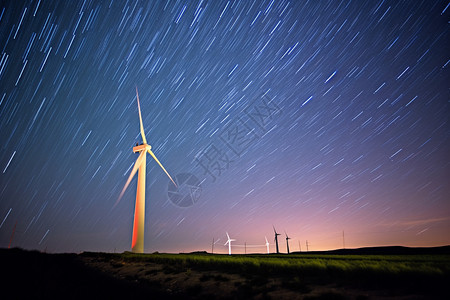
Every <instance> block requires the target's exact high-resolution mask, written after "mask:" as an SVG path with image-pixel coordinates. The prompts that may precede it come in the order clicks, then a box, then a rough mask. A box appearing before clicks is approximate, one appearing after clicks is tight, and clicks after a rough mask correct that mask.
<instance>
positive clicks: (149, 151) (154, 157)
mask: <svg viewBox="0 0 450 300" xmlns="http://www.w3.org/2000/svg"><path fill="white" fill-rule="evenodd" d="M148 153H150V155H151V156H152V157H153V159H154V160H155V161H156V162H157V163H158V165H159V166H160V167H161V168H162V169H163V170H164V172H165V173H166V174H167V176H169V178H170V180H171V181H172V182H173V184H174V185H175V186H176V187H177V188H178V186H177V184H176V183H175V181H173V179H172V177H171V176H170V175H169V173H168V172H167V171H166V169H164V167H163V165H162V164H161V163H160V162H159V160H158V159H157V158H156V156H155V154H154V153H153V152H152V150H148Z"/></svg>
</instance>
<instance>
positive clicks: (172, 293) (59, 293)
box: [0, 249, 450, 300]
mask: <svg viewBox="0 0 450 300" xmlns="http://www.w3.org/2000/svg"><path fill="white" fill-rule="evenodd" d="M447 250H450V249H447ZM447 250H446V251H447ZM419 252H420V251H419ZM439 253H440V254H439ZM448 253H449V251H447V252H445V253H442V251H441V252H437V253H434V254H420V255H419V254H408V255H404V254H395V255H390V254H389V255H386V254H377V255H365V254H357V255H349V254H329V253H328V254H323V253H302V254H290V255H274V254H270V255H267V254H257V255H251V254H247V255H232V256H228V255H220V254H219V255H217V254H215V255H212V254H207V253H191V254H165V253H153V254H133V253H130V252H125V253H121V254H113V253H96V252H84V253H81V254H70V253H69V254H46V253H41V252H38V251H25V250H21V249H0V259H1V263H2V274H3V275H4V279H3V281H2V284H3V286H4V287H5V288H6V289H9V291H13V292H14V295H15V297H14V298H15V299H31V298H33V299H62V298H64V299H92V298H99V299H123V298H129V297H144V298H149V297H150V298H152V299H164V300H167V299H359V300H362V299H399V298H400V299H446V296H447V295H448V294H449V293H448V287H447V286H448V283H449V282H450V254H448ZM18 282H20V283H21V286H22V288H20V289H18V288H14V287H16V286H17V283H18Z"/></svg>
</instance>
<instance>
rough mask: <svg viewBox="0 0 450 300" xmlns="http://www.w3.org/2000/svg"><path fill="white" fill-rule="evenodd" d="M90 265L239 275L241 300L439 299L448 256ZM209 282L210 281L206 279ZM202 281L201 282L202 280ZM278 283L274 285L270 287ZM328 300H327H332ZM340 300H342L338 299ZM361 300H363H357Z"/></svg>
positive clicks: (213, 258)
mask: <svg viewBox="0 0 450 300" xmlns="http://www.w3.org/2000/svg"><path fill="white" fill-rule="evenodd" d="M83 255H84V256H87V257H88V256H90V255H94V256H95V257H96V259H104V260H105V261H110V262H111V261H114V264H116V267H117V268H119V267H120V266H121V264H124V265H125V264H130V263H141V264H144V265H145V263H156V264H160V265H162V266H164V267H163V268H162V272H164V273H166V274H180V273H189V272H192V271H193V270H195V271H199V272H204V273H205V274H207V272H208V271H214V272H220V273H223V274H239V275H240V276H243V277H244V278H246V281H245V282H244V285H245V284H246V285H247V287H248V288H247V291H246V292H247V296H250V297H251V296H256V295H261V294H264V292H270V291H271V290H274V289H276V288H285V289H287V290H291V291H296V292H299V293H302V292H303V293H307V292H309V291H311V289H312V288H311V286H317V285H322V286H323V285H330V284H333V285H335V286H337V287H349V288H355V289H359V290H388V291H393V296H395V295H402V294H404V293H406V292H407V293H412V294H415V295H417V294H418V295H433V296H436V297H438V296H440V295H444V294H445V293H446V291H447V288H446V284H447V283H448V282H450V256H449V255H329V254H312V255H311V254H291V255H233V256H228V255H211V254H206V253H205V254H202V253H196V254H159V253H154V254H133V253H129V252H125V253H123V254H99V253H95V254H90V253H84V254H83ZM210 277H212V275H211V276H210ZM203 279H205V276H203ZM271 279H276V280H278V281H277V283H275V284H272V285H271V283H274V281H270V280H271ZM332 298H333V297H332ZM344 298H345V297H344ZM363 298H364V297H363Z"/></svg>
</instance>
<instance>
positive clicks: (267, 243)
mask: <svg viewBox="0 0 450 300" xmlns="http://www.w3.org/2000/svg"><path fill="white" fill-rule="evenodd" d="M265 238H266V247H267V254H269V242H268V241H267V237H266V236H265Z"/></svg>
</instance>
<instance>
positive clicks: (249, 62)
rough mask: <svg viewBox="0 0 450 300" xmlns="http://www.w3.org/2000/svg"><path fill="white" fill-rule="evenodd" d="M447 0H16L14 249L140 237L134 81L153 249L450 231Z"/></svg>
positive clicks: (2, 116) (430, 235)
mask: <svg viewBox="0 0 450 300" xmlns="http://www.w3.org/2000/svg"><path fill="white" fill-rule="evenodd" d="M449 7H450V6H449V5H447V3H441V2H433V3H431V2H429V1H413V2H401V3H399V2H396V1H377V2H373V1H357V2H348V3H336V2H335V1H331V0H329V1H320V2H314V3H311V2H306V3H304V2H296V3H290V2H280V1H270V0H269V1H255V2H247V1H237V2H233V1H213V2H202V1H199V2H195V3H194V2H192V3H182V2H177V3H170V2H159V1H158V2H156V3H148V2H147V1H136V2H133V3H129V2H126V3H122V2H121V1H119V2H114V3H105V2H104V1H98V0H94V1H90V2H89V3H87V2H86V1H70V2H57V1H39V2H35V1H34V2H26V3H22V2H21V1H12V0H9V1H6V2H2V4H1V5H0V41H1V43H0V46H1V47H2V50H1V52H0V128H1V130H0V140H1V141H2V147H1V148H0V247H2V248H7V247H8V245H9V244H10V243H11V247H20V248H23V249H36V250H38V251H42V250H44V249H47V251H51V252H54V253H61V252H68V251H77V252H78V251H94V252H99V251H108V252H113V251H115V249H117V251H120V252H124V251H129V250H131V241H132V227H133V214H134V209H135V208H134V204H135V199H136V185H137V178H136V177H137V176H134V178H133V180H132V181H131V183H130V186H129V187H128V189H127V190H126V191H125V193H124V194H123V197H122V198H121V200H120V202H119V203H117V205H115V203H116V202H117V200H118V198H119V195H120V193H121V190H122V189H123V187H124V185H125V183H126V181H127V178H128V176H129V174H130V172H131V170H132V168H133V164H134V162H135V161H136V159H137V157H138V155H137V154H135V153H133V150H132V149H133V146H135V145H136V143H141V142H142V138H141V134H140V121H139V116H138V106H137V101H136V88H138V89H139V101H140V109H141V111H142V121H143V127H144V129H145V135H146V138H147V141H148V144H149V145H151V146H152V151H153V153H154V154H155V155H156V157H158V159H159V160H160V162H161V163H162V165H164V168H165V169H167V172H168V173H169V174H170V175H171V177H173V179H174V180H175V181H176V182H177V185H178V187H177V188H175V187H174V185H173V183H172V182H171V181H170V179H169V178H168V176H167V175H166V174H165V172H164V171H163V170H161V168H160V167H159V166H158V164H157V163H155V161H154V160H153V159H150V158H148V159H147V165H146V168H147V170H146V186H145V191H146V208H145V235H144V236H145V238H144V252H147V253H152V252H155V251H158V252H178V253H179V252H183V251H190V252H192V251H196V250H198V249H199V248H200V249H206V251H210V250H211V242H212V240H213V238H214V239H219V238H220V241H219V242H218V243H217V244H216V246H215V247H214V249H215V250H214V251H216V249H217V251H218V252H219V251H220V252H221V253H222V252H223V253H227V251H228V248H227V246H223V244H224V243H225V241H226V239H227V238H226V234H225V232H228V233H229V234H230V237H231V238H232V239H236V240H237V241H236V242H233V243H232V253H238V252H239V253H240V252H244V251H245V250H244V247H242V246H239V247H238V246H237V245H244V243H248V244H249V245H265V239H264V237H267V240H268V241H269V242H270V250H271V252H272V251H273V250H274V248H275V246H274V242H273V240H274V236H273V229H272V227H273V226H275V228H276V230H277V232H278V233H280V234H281V236H279V239H280V241H279V246H280V252H285V251H286V241H285V232H286V233H287V234H288V235H289V237H290V238H292V239H291V240H290V241H289V242H290V243H289V246H290V248H291V251H298V249H299V245H298V241H300V243H301V249H302V251H305V250H306V241H308V244H309V250H311V251H312V250H317V251H323V250H326V249H338V248H342V247H343V246H344V245H345V248H359V247H371V246H377V245H396V246H397V245H398V246H412V247H434V246H444V245H450V235H449V234H448V233H449V232H450V198H449V197H450V196H449V195H450V184H449V178H450V176H449V175H450V157H449V155H448V154H449V153H450V139H449V138H448V137H449V132H450V122H449V118H448V116H449V115H450V103H449V102H448V88H449V84H448V82H449V81H448V78H450V75H449V67H450V64H449V62H450V61H449V57H448V53H449V50H450V49H449V43H448V41H449V40H450V31H449V30H448V19H449V16H450V8H449ZM343 232H345V242H344V241H343ZM234 244H235V245H236V246H233V245H234ZM192 249H195V250H192ZM208 249H209V250H208ZM265 249H266V248H265V246H261V253H263V252H264V250H265ZM202 251H203V250H202ZM235 251H236V252H235Z"/></svg>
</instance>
